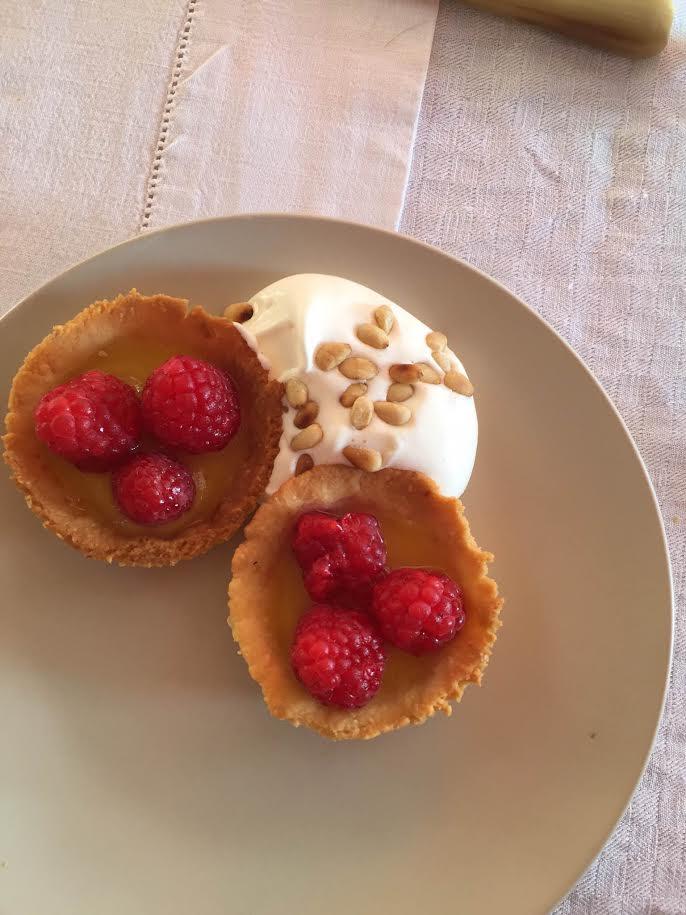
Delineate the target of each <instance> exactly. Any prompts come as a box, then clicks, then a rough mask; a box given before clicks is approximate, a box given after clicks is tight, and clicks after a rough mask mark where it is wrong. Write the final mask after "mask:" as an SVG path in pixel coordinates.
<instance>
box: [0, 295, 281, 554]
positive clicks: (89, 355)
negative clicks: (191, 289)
mask: <svg viewBox="0 0 686 915" xmlns="http://www.w3.org/2000/svg"><path fill="white" fill-rule="evenodd" d="M129 342H130V343H129ZM117 344H120V345H123V346H124V348H126V347H127V346H128V345H131V346H134V345H135V346H140V347H142V348H143V349H144V348H145V347H146V345H147V346H151V347H155V348H157V349H160V348H162V349H160V351H162V350H163V349H164V348H165V347H166V354H165V355H164V356H163V357H161V358H160V359H159V362H162V361H164V359H165V358H167V357H168V355H172V353H173V352H186V353H190V354H192V355H195V356H197V357H199V358H204V359H206V360H208V361H209V362H212V363H214V364H215V365H217V366H220V367H221V368H224V369H227V370H228V371H230V373H231V375H232V377H233V379H234V381H235V382H236V385H237V387H238V390H239V395H240V399H241V429H243V427H244V426H245V432H244V434H245V436H246V442H247V444H246V448H249V453H250V460H249V461H245V462H243V463H242V464H241V465H239V466H238V467H237V469H236V472H235V474H234V475H233V476H232V477H231V480H230V482H229V483H228V484H227V489H226V494H225V495H223V494H220V498H219V501H218V503H217V504H216V505H215V506H214V507H213V508H212V510H211V511H210V513H209V514H208V515H207V516H206V517H199V518H197V519H195V520H194V521H193V522H192V523H189V525H188V526H187V527H184V526H183V525H179V524H178V522H177V524H176V527H175V528H174V529H173V533H172V534H171V535H168V534H167V533H166V532H164V530H163V529H160V532H158V533H157V534H156V533H155V531H156V529H152V530H150V531H148V530H146V529H143V528H137V527H136V526H133V527H132V526H131V525H129V526H128V527H127V525H126V524H123V525H122V526H121V527H119V526H117V525H116V524H113V523H110V520H109V519H107V518H103V517H101V516H99V515H98V512H97V511H94V510H91V507H90V506H89V505H88V504H87V500H86V501H84V500H83V499H82V498H79V497H78V495H77V493H75V492H74V491H71V489H70V487H69V485H65V483H64V479H61V478H60V473H59V472H56V465H55V461H56V460H57V461H59V460H60V459H56V458H55V457H54V456H52V455H50V454H49V452H48V451H47V449H46V448H45V447H44V446H43V445H42V444H41V443H40V442H39V441H38V439H37V438H36V435H35V432H34V419H33V415H34V410H35V408H36V405H37V404H38V401H39V400H40V398H41V396H42V395H43V394H44V393H45V392H46V391H48V390H50V389H51V388H53V387H55V386H56V385H58V384H61V383H62V382H64V381H66V380H67V379H68V378H71V377H74V376H75V375H77V374H80V373H81V372H82V371H85V370H86V369H87V368H96V367H97V364H96V362H95V361H96V360H97V357H98V356H103V355H107V348H108V347H111V346H116V345H117ZM103 370H104V371H108V369H107V368H106V367H105V366H103ZM115 374H117V373H116V372H115ZM281 397H282V385H281V384H280V383H278V382H275V381H269V376H268V372H267V371H266V370H265V369H264V368H263V367H262V366H261V364H260V362H259V360H258V358H257V356H256V355H255V353H254V352H253V351H252V349H251V348H250V346H249V345H248V344H247V343H246V341H245V340H244V338H243V337H242V335H241V334H240V332H239V331H238V330H236V328H235V327H234V326H233V324H232V323H231V322H229V321H227V320H226V319H224V318H220V317H215V316H214V315H210V314H209V313H208V312H206V311H205V310H204V309H203V308H200V307H195V308H192V309H191V310H189V307H188V302H187V301H186V300H185V299H175V298H171V297H170V296H166V295H153V296H143V295H140V294H139V293H138V292H136V290H132V291H131V292H129V293H128V294H126V295H120V296H118V297H117V298H116V299H114V300H112V301H107V300H103V301H99V302H95V303H94V304H93V305H90V306H89V307H88V308H86V309H84V310H83V311H81V312H80V313H79V314H77V315H76V317H74V318H73V319H72V320H71V321H68V322H67V323H66V324H64V325H58V326H56V327H55V328H53V330H52V332H51V333H50V334H49V335H48V336H47V337H46V338H45V339H44V340H43V341H42V342H41V343H39V344H38V345H37V346H36V347H35V348H34V349H33V350H32V351H31V352H30V353H29V354H28V356H27V357H26V359H25V360H24V363H23V365H22V366H21V368H20V369H19V371H18V372H17V374H16V376H15V378H14V381H13V384H12V389H11V391H10V397H9V410H8V413H7V416H6V419H5V428H6V433H5V435H4V437H3V441H4V445H5V455H4V457H5V460H6V462H7V463H8V464H9V466H10V469H11V471H12V475H13V477H14V480H15V482H16V483H17V485H18V487H19V488H20V489H21V490H22V491H23V493H24V495H25V498H26V502H27V504H28V506H29V508H31V510H32V511H33V512H34V513H35V514H36V515H37V516H38V517H39V518H40V519H41V521H42V522H43V525H44V526H45V527H46V528H48V529H50V530H51V531H53V532H54V533H55V534H56V535H57V536H58V537H59V538H60V539H62V540H64V541H65V542H66V543H69V544H70V545H71V546H73V547H76V548H77V549H78V550H80V551H81V552H82V553H83V554H84V555H85V556H88V557H90V558H93V559H102V560H105V561H107V562H116V563H119V564H120V565H134V566H168V565H174V564H175V563H177V562H179V560H182V559H191V558H193V557H194V556H198V555H200V554H202V553H204V552H206V551H207V550H208V549H210V547H212V546H214V545H215V544H217V543H221V542H223V541H226V540H228V539H229V538H230V537H231V536H232V535H233V534H234V533H235V532H236V530H238V528H239V527H240V526H241V524H242V523H243V522H244V521H245V518H246V517H247V516H248V514H249V513H250V512H251V511H252V510H253V509H254V507H255V505H256V504H257V501H258V499H259V498H260V496H261V495H262V493H263V491H264V488H265V486H266V485H267V482H268V481H269V477H270V474H271V470H272V466H273V463H274V458H275V457H276V454H277V452H278V445H279V438H280V436H281V426H282V420H281V417H282V407H281ZM240 434H241V431H239V435H240ZM228 447H229V448H230V447H231V445H229V446H228ZM62 463H64V462H62Z"/></svg>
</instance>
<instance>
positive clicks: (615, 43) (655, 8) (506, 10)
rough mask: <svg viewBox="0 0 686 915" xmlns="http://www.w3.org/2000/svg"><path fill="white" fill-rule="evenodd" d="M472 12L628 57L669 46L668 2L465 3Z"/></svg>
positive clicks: (503, 0)
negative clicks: (495, 15)
mask: <svg viewBox="0 0 686 915" xmlns="http://www.w3.org/2000/svg"><path fill="white" fill-rule="evenodd" d="M466 2H467V3H468V4H469V5H470V6H475V7H478V8H479V9H483V10H488V11H490V12H493V13H498V14H499V15H501V16H511V17H513V18H514V19H521V20H523V21H524V22H530V23H533V24H534V25H541V26H545V27H546V28H549V29H554V30H555V31H557V32H562V33H563V34H565V35H569V36H571V37H572V38H577V39H578V40H579V41H585V42H587V43H588V44H592V45H596V46H597V47H600V48H607V49H608V50H610V51H615V52H616V53H617V54H626V55H627V56H629V57H650V56H651V55H653V54H657V53H659V52H660V51H661V50H662V49H663V48H664V46H665V45H666V44H667V39H668V37H669V30H670V29H671V27H672V19H673V18H674V7H673V5H672V0H522V2H519V3H518V2H514V0H466Z"/></svg>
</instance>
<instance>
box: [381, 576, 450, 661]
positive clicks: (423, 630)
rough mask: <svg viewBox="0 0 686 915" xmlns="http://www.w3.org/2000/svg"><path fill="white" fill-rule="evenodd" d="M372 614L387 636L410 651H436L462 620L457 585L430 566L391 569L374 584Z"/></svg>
mask: <svg viewBox="0 0 686 915" xmlns="http://www.w3.org/2000/svg"><path fill="white" fill-rule="evenodd" d="M372 614H373V615H374V616H375V617H376V621H377V623H378V624H379V629H380V630H381V634H382V635H383V636H384V638H386V639H388V641H389V642H392V643H393V644H394V645H396V646H397V647H398V648H402V650H403V651H409V652H410V654H417V655H419V654H425V653H426V652H428V651H436V650H437V649H438V648H440V647H441V646H442V645H445V644H446V642H449V641H450V640H451V639H452V638H454V637H455V634H456V633H457V632H458V631H459V630H460V629H462V627H463V626H464V623H465V612H464V600H463V597H462V591H461V589H460V587H459V586H458V585H456V584H455V582H454V581H453V580H452V578H448V576H447V575H444V574H443V573H442V572H434V571H432V570H431V569H393V571H392V572H389V573H388V575H387V576H386V577H385V578H384V579H383V581H380V582H378V583H377V584H376V585H375V587H374V596H373V600H372Z"/></svg>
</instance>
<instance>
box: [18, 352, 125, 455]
mask: <svg viewBox="0 0 686 915" xmlns="http://www.w3.org/2000/svg"><path fill="white" fill-rule="evenodd" d="M34 420H35V424H36V435H37V436H38V438H39V439H40V440H41V441H42V442H43V443H44V444H46V445H47V446H48V448H49V449H50V450H51V451H54V453H55V454H59V456H60V457H62V458H64V459H65V460H67V461H70V462H71V463H72V464H75V465H76V466H77V467H78V468H79V470H85V471H94V472H104V471H106V470H111V469H112V468H113V467H116V466H117V464H120V463H121V462H122V461H123V460H126V458H127V457H129V455H131V454H132V453H133V452H134V451H135V450H136V448H138V445H139V443H140V436H141V412H140V405H139V403H138V398H137V396H136V392H135V391H134V389H133V388H132V387H131V386H130V385H128V384H125V383H124V382H123V381H120V380H119V378H115V377H114V375H106V374H105V373H104V372H98V371H97V370H93V371H91V372H86V373H85V375H79V376H78V377H77V378H72V379H71V381H67V382H66V383H65V384H61V385H59V386H58V387H56V388H53V389H52V391H48V392H47V394H43V396H42V397H41V399H40V401H39V403H38V406H37V407H36V410H35V413H34Z"/></svg>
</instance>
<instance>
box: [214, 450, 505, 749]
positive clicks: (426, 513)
mask: <svg viewBox="0 0 686 915" xmlns="http://www.w3.org/2000/svg"><path fill="white" fill-rule="evenodd" d="M492 559H493V557H492V556H491V554H489V553H487V552H485V551H484V550H482V549H480V547H479V546H478V545H477V544H476V542H475V541H474V538H473V537H472V535H471V533H470V530H469V525H468V523H467V520H466V518H465V515H464V510H463V507H462V504H461V502H460V501H459V500H458V499H456V498H447V497H445V496H443V495H441V494H440V492H439V490H438V487H437V486H436V484H435V483H434V482H433V481H432V480H431V479H429V478H428V477H427V476H425V475H423V474H421V473H417V472H415V471H410V470H399V469H395V468H387V469H384V470H380V471H376V472H374V473H369V472H366V471H363V470H360V469H356V468H351V467H345V466H343V465H335V466H334V465H324V466H315V467H314V468H313V469H310V470H308V471H306V472H303V473H302V474H300V475H298V476H297V477H294V478H292V479H291V480H289V481H287V482H286V483H284V484H283V485H282V486H281V487H280V488H279V489H278V490H277V491H276V493H274V495H272V497H271V498H270V499H269V501H268V502H266V503H265V504H263V505H262V506H261V507H260V508H259V510H258V511H257V513H256V515H255V517H254V518H253V519H252V521H251V522H250V524H249V525H248V526H247V528H246V531H245V541H244V543H243V544H242V545H241V546H240V547H239V548H238V550H237V551H236V553H235V555H234V559H233V567H232V579H231V582H230V584H229V623H230V625H231V629H232V632H233V636H234V639H235V640H236V641H237V643H238V645H239V647H240V652H241V654H242V655H243V657H244V658H245V660H246V662H247V664H248V667H249V671H250V674H251V675H252V677H253V678H254V679H255V680H256V681H257V682H258V683H259V684H260V686H261V687H262V692H263V695H264V700H265V702H266V704H267V707H268V709H269V711H270V712H271V713H272V714H273V715H274V716H275V717H277V718H282V719H286V720H288V721H290V722H291V723H292V724H294V725H296V726H299V725H304V726H306V727H309V728H312V729H313V730H315V731H318V732H319V733H321V734H323V735H325V736H327V737H331V738H335V739H346V738H370V737H375V736H376V735H378V734H381V733H383V732H385V731H390V730H393V729H395V728H398V727H401V726H403V725H406V724H418V723H421V722H423V721H425V720H426V719H427V718H429V717H430V716H432V715H433V714H435V712H437V711H441V712H444V713H445V714H448V715H449V714H450V713H451V704H450V703H451V700H459V699H460V698H461V696H462V693H463V691H464V688H465V687H466V686H467V684H469V683H480V682H481V678H482V675H483V671H484V669H485V667H486V665H487V663H488V659H489V656H490V652H491V647H492V645H493V643H494V641H495V638H496V632H497V629H498V627H499V625H500V621H499V615H500V608H501V604H502V600H501V599H500V597H499V596H498V589H497V586H496V584H495V582H494V581H493V580H492V579H491V578H489V577H488V563H489V562H490V561H491V560H492Z"/></svg>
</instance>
